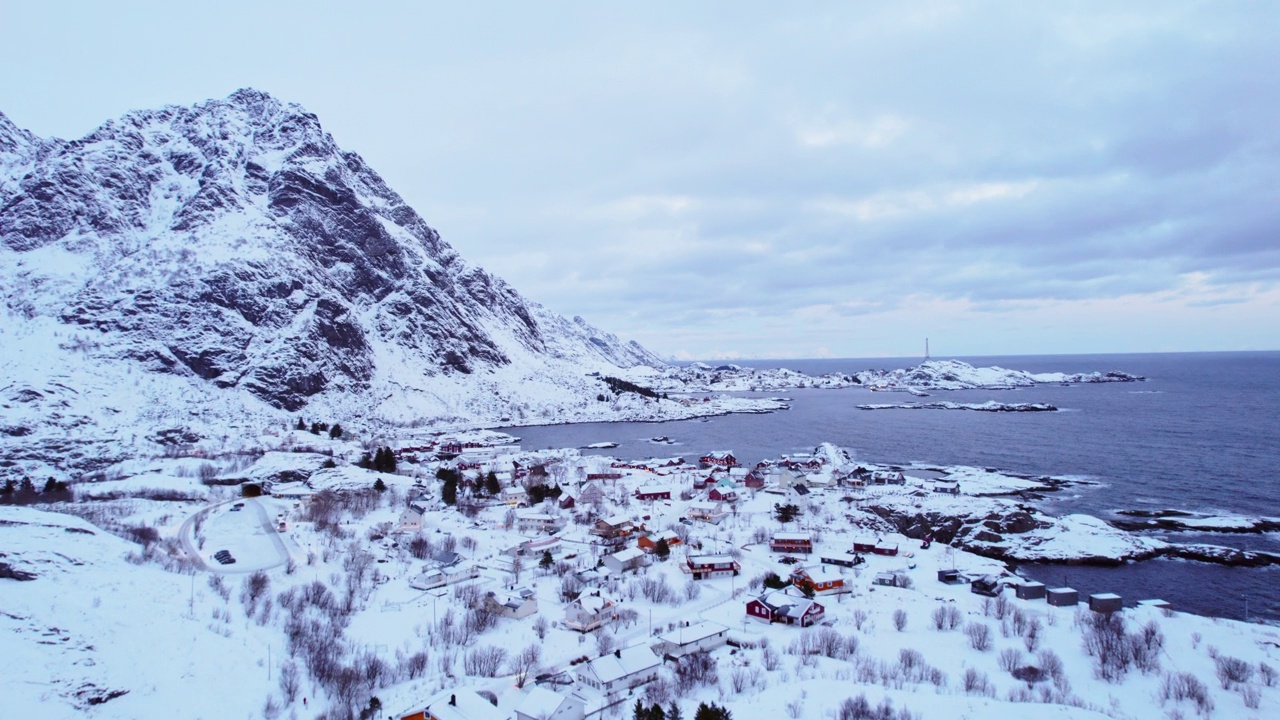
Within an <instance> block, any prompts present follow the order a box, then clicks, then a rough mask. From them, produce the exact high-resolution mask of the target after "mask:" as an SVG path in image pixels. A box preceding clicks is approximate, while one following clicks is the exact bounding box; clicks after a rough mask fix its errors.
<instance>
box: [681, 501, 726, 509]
mask: <svg viewBox="0 0 1280 720" xmlns="http://www.w3.org/2000/svg"><path fill="white" fill-rule="evenodd" d="M720 507H721V504H720V503H719V502H716V501H715V500H694V501H693V502H691V503H689V505H688V508H689V509H690V510H706V511H707V512H712V511H715V510H719V509H720Z"/></svg>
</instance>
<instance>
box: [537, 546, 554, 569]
mask: <svg viewBox="0 0 1280 720" xmlns="http://www.w3.org/2000/svg"><path fill="white" fill-rule="evenodd" d="M555 562H556V561H555V558H553V557H551V551H550V550H543V551H542V559H541V560H539V561H538V567H540V568H542V570H543V571H544V572H545V571H548V570H550V569H551V566H552V565H554V564H555Z"/></svg>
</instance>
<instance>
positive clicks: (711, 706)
mask: <svg viewBox="0 0 1280 720" xmlns="http://www.w3.org/2000/svg"><path fill="white" fill-rule="evenodd" d="M693 720H733V715H732V714H730V713H729V711H728V710H726V709H724V708H722V707H720V706H719V705H717V704H715V703H701V704H699V705H698V710H697V712H695V713H694V714H693Z"/></svg>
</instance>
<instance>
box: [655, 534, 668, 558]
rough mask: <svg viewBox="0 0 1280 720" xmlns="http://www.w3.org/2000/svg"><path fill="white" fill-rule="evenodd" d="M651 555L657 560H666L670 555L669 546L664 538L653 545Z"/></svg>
mask: <svg viewBox="0 0 1280 720" xmlns="http://www.w3.org/2000/svg"><path fill="white" fill-rule="evenodd" d="M653 554H654V555H656V556H657V557H658V559H659V560H666V559H667V558H668V557H670V555H671V545H670V544H668V543H667V539H666V538H658V542H656V543H654V544H653Z"/></svg>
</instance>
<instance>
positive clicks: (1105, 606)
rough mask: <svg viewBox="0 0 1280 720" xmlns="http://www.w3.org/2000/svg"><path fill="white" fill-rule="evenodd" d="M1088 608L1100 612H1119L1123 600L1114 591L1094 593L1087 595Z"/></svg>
mask: <svg viewBox="0 0 1280 720" xmlns="http://www.w3.org/2000/svg"><path fill="white" fill-rule="evenodd" d="M1089 609H1090V610H1092V611H1094V612H1100V613H1113V612H1119V611H1120V610H1123V609H1124V600H1123V599H1122V598H1121V597H1120V596H1119V595H1116V594H1115V593H1094V594H1092V595H1090V596H1089Z"/></svg>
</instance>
